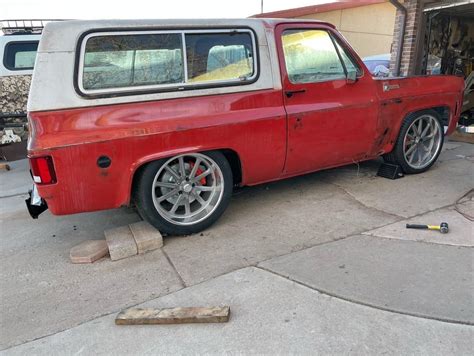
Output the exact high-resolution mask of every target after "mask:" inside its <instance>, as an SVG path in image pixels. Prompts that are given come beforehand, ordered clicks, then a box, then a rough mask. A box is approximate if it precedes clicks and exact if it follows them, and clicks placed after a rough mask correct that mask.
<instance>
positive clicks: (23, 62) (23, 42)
mask: <svg viewBox="0 0 474 356" xmlns="http://www.w3.org/2000/svg"><path fill="white" fill-rule="evenodd" d="M0 26H1V31H0V144H1V145H5V144H9V143H14V142H21V141H22V140H23V141H25V140H26V138H27V136H28V131H27V119H26V103H27V100H28V92H29V89H30V84H31V76H32V74H33V67H34V64H35V59H36V52H37V49H38V44H39V41H40V38H41V31H42V28H43V24H42V21H30V20H28V21H27V20H4V21H0Z"/></svg>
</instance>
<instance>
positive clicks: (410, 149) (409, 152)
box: [403, 115, 443, 169]
mask: <svg viewBox="0 0 474 356" xmlns="http://www.w3.org/2000/svg"><path fill="white" fill-rule="evenodd" d="M442 135H443V130H442V128H441V124H440V123H439V121H438V120H437V119H436V118H435V117H433V116H431V115H422V116H420V117H418V118H417V119H416V120H415V121H413V123H412V124H411V125H410V127H409V128H408V130H407V132H406V134H405V138H404V141H403V147H404V149H403V155H404V157H405V161H406V163H407V164H408V165H409V166H410V167H412V168H414V169H423V168H424V167H426V166H428V165H429V164H430V163H431V162H433V160H434V159H436V157H437V154H438V151H439V149H440V148H441V142H442Z"/></svg>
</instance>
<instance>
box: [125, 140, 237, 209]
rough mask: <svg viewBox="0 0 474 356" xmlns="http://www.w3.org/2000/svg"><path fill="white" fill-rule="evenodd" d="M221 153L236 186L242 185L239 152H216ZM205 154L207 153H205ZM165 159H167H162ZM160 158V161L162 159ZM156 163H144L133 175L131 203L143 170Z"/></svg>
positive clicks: (221, 150) (227, 150)
mask: <svg viewBox="0 0 474 356" xmlns="http://www.w3.org/2000/svg"><path fill="white" fill-rule="evenodd" d="M216 151H219V152H221V153H222V154H223V155H224V157H225V158H226V159H227V161H228V162H229V165H230V168H231V169H232V177H233V179H234V185H240V183H242V165H241V162H240V157H239V155H238V154H237V152H235V151H233V150H230V149H220V150H216ZM204 152H205V151H204ZM162 158H165V157H162ZM162 158H160V159H162ZM151 162H154V161H150V162H145V163H143V164H142V165H141V166H140V167H138V168H137V169H136V170H135V172H134V173H133V177H132V186H131V196H130V202H131V203H133V196H134V194H135V189H136V186H137V180H138V178H139V177H140V174H141V172H142V171H143V169H144V168H145V167H146V166H147V164H149V163H151Z"/></svg>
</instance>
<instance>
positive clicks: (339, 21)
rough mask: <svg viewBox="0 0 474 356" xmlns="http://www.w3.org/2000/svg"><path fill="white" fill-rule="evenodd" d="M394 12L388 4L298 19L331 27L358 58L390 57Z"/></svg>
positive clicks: (329, 12) (317, 14)
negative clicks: (352, 49) (382, 55)
mask: <svg viewBox="0 0 474 356" xmlns="http://www.w3.org/2000/svg"><path fill="white" fill-rule="evenodd" d="M395 15H396V9H395V7H394V6H393V5H392V4H390V3H389V2H386V3H381V4H373V5H366V6H359V7H355V8H349V9H343V10H334V11H328V12H322V13H315V14H311V15H305V16H300V17H298V18H301V19H315V20H321V21H326V22H330V23H332V24H334V25H335V26H336V27H337V29H338V30H339V31H340V32H341V33H342V34H343V35H344V36H345V37H346V39H347V40H348V41H349V43H350V44H351V45H352V46H353V47H354V49H355V50H356V51H357V53H358V54H359V55H360V56H361V57H366V56H371V55H376V54H385V53H390V48H391V45H392V41H393V32H394V25H395Z"/></svg>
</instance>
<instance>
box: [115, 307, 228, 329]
mask: <svg viewBox="0 0 474 356" xmlns="http://www.w3.org/2000/svg"><path fill="white" fill-rule="evenodd" d="M229 315H230V307H228V306H225V307H184V308H169V309H168V308H167V309H154V308H130V309H126V310H122V311H121V312H120V313H119V315H117V317H116V318H115V324H117V325H143V324H185V323H225V322H227V321H229Z"/></svg>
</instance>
